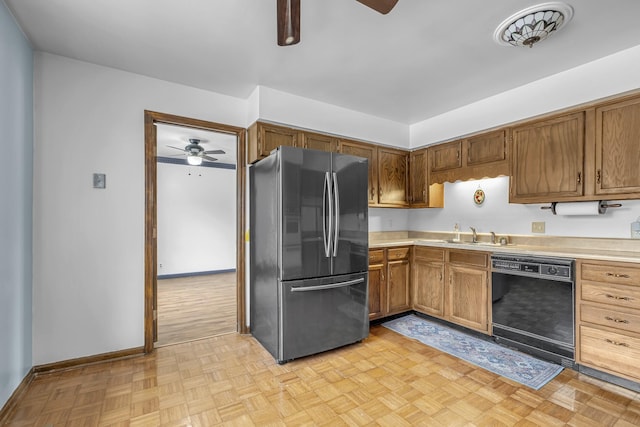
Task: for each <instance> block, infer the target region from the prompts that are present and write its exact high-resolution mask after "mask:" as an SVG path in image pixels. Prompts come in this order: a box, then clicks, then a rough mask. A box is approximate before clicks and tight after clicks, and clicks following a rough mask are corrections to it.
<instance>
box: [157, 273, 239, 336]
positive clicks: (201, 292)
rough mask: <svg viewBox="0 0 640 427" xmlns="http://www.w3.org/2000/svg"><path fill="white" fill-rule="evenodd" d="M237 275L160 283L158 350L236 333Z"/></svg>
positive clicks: (186, 278) (199, 277)
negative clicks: (161, 347) (165, 346)
mask: <svg viewBox="0 0 640 427" xmlns="http://www.w3.org/2000/svg"><path fill="white" fill-rule="evenodd" d="M236 319H237V303H236V273H235V272H232V273H220V274H210V275H203V276H190V277H180V278H175V279H162V280H158V341H157V342H156V347H160V346H164V345H168V344H177V343H183V342H186V341H192V340H194V339H201V338H205V337H212V336H215V335H221V334H228V333H230V332H236V330H237V329H236V328H237V326H236Z"/></svg>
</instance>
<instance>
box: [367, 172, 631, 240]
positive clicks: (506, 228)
mask: <svg viewBox="0 0 640 427" xmlns="http://www.w3.org/2000/svg"><path fill="white" fill-rule="evenodd" d="M478 188H481V189H482V190H483V191H484V193H485V195H486V197H485V201H484V203H482V204H481V205H476V204H475V203H474V201H473V195H474V193H475V191H476V190H477V189H478ZM444 201H445V207H444V208H442V209H383V208H371V209H369V231H370V232H377V231H401V230H410V231H447V232H449V231H453V227H454V225H455V224H456V223H458V224H459V225H460V231H462V232H468V231H469V227H475V228H476V229H477V230H478V232H481V233H488V232H489V231H494V232H496V233H498V234H517V235H531V234H533V233H532V232H531V223H532V222H534V221H536V222H539V221H542V222H544V223H545V233H544V234H537V233H536V234H535V235H538V236H568V237H604V238H625V239H628V238H630V224H631V222H633V221H635V219H636V218H638V216H640V200H622V201H620V202H619V203H621V204H622V207H620V208H610V209H608V210H607V212H606V213H605V214H603V215H597V216H560V215H553V214H552V213H551V212H550V211H549V210H542V209H540V208H541V207H542V206H549V204H532V205H522V204H510V203H509V178H508V177H499V178H491V179H482V180H477V181H465V182H456V183H445V192H444ZM638 245H640V240H638Z"/></svg>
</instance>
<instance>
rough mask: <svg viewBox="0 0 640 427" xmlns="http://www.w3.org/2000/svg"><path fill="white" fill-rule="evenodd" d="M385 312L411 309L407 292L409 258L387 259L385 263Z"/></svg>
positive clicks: (392, 312)
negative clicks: (386, 281)
mask: <svg viewBox="0 0 640 427" xmlns="http://www.w3.org/2000/svg"><path fill="white" fill-rule="evenodd" d="M387 277H388V281H389V283H388V286H387V314H394V313H400V312H403V311H407V310H411V299H410V294H409V260H408V259H402V260H397V261H389V262H388V264H387Z"/></svg>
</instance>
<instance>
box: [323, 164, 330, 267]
mask: <svg viewBox="0 0 640 427" xmlns="http://www.w3.org/2000/svg"><path fill="white" fill-rule="evenodd" d="M327 203H328V204H329V232H327ZM332 210H333V202H332V200H331V181H330V179H329V172H325V173H324V188H323V191H322V243H324V256H325V257H326V258H329V256H331V240H330V239H331V228H332V226H333V220H332Z"/></svg>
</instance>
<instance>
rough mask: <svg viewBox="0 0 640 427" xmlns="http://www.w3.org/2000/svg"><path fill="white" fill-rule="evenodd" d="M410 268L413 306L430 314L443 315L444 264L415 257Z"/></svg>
mask: <svg viewBox="0 0 640 427" xmlns="http://www.w3.org/2000/svg"><path fill="white" fill-rule="evenodd" d="M412 270H413V278H412V281H411V283H412V287H413V308H414V309H415V310H418V311H421V312H423V313H425V314H429V315H432V316H437V317H442V316H444V280H443V279H444V264H443V263H442V262H428V261H423V260H419V259H416V260H414V262H413V268H412Z"/></svg>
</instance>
